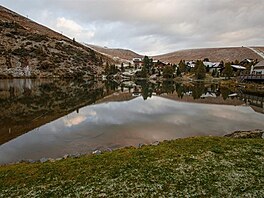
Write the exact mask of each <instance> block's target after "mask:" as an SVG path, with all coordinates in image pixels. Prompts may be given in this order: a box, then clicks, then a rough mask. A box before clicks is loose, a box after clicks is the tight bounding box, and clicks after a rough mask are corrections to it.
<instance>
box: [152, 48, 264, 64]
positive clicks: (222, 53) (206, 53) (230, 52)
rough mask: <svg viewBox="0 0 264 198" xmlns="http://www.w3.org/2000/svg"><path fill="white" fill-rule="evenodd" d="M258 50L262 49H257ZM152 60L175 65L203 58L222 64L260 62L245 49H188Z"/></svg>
mask: <svg viewBox="0 0 264 198" xmlns="http://www.w3.org/2000/svg"><path fill="white" fill-rule="evenodd" d="M259 49H262V48H261V47H259ZM154 58H155V59H158V60H162V61H166V62H170V63H176V64H178V63H179V62H180V60H198V59H204V58H209V60H210V61H221V60H223V61H224V62H231V61H235V60H239V61H242V60H244V59H246V58H251V59H258V60H262V58H261V57H260V56H259V55H257V54H256V53H254V52H253V51H252V50H250V49H248V48H246V47H231V48H204V49H188V50H180V51H176V52H172V53H168V54H163V55H159V56H154Z"/></svg>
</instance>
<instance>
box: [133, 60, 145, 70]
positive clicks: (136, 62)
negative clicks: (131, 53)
mask: <svg viewBox="0 0 264 198" xmlns="http://www.w3.org/2000/svg"><path fill="white" fill-rule="evenodd" d="M132 61H133V63H134V65H135V68H136V69H137V68H141V67H142V66H143V60H142V58H133V59H132Z"/></svg>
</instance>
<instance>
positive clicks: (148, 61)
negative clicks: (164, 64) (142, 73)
mask: <svg viewBox="0 0 264 198" xmlns="http://www.w3.org/2000/svg"><path fill="white" fill-rule="evenodd" d="M151 62H152V61H151V59H149V57H148V56H144V58H143V68H145V69H146V71H147V73H149V71H150V69H151Z"/></svg>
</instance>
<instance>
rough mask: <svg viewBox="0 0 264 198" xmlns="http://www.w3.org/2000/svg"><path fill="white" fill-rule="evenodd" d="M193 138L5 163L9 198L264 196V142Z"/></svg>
mask: <svg viewBox="0 0 264 198" xmlns="http://www.w3.org/2000/svg"><path fill="white" fill-rule="evenodd" d="M258 132H260V131H258ZM263 132H264V131H261V134H262V136H261V138H259V136H258V137H255V136H254V137H253V136H251V137H248V136H244V135H245V134H244V135H242V137H237V136H236V135H237V133H239V132H237V133H234V136H236V137H232V138H231V137H208V136H207V137H190V138H182V139H176V140H171V141H164V142H162V143H160V144H158V145H155V146H151V145H146V146H145V145H144V146H142V147H141V148H134V147H128V148H123V149H117V150H114V151H112V152H103V153H101V154H94V155H84V156H81V157H79V158H66V159H65V160H59V161H55V162H52V163H51V162H45V163H40V162H39V163H20V164H14V165H9V166H0V190H1V196H3V197H150V196H154V195H155V196H157V197H184V196H186V195H188V196H190V197H193V196H196V197H229V196H232V197H263V195H264V189H263V182H264V177H263V167H264V163H263V158H264V140H263Z"/></svg>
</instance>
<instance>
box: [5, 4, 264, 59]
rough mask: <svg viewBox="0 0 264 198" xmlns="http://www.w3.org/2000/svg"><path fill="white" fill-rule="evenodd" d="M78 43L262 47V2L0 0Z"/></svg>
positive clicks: (156, 48) (153, 48) (163, 48)
mask: <svg viewBox="0 0 264 198" xmlns="http://www.w3.org/2000/svg"><path fill="white" fill-rule="evenodd" d="M0 4H1V5H3V6H5V7H7V8H9V9H11V10H14V11H16V12H18V13H20V14H22V15H24V16H28V17H29V18H31V19H33V20H35V21H37V22H38V23H41V24H43V25H45V26H48V27H49V28H52V29H54V30H56V31H58V32H61V33H63V34H64V35H66V36H68V37H70V38H73V37H74V38H75V39H76V40H77V41H80V42H85V43H90V44H95V45H100V46H107V47H112V48H126V49H131V50H134V51H136V52H138V53H141V54H148V55H154V54H162V53H166V52H172V51H176V50H180V49H188V48H202V47H221V46H222V47H223V46H256V45H264V0H0Z"/></svg>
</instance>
